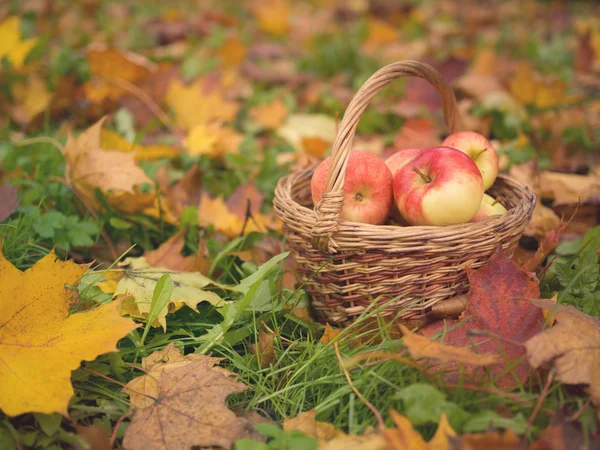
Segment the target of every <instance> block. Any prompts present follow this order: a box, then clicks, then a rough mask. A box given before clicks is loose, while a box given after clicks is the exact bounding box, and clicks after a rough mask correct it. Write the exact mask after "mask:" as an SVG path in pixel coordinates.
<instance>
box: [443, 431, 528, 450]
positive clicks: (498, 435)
mask: <svg viewBox="0 0 600 450" xmlns="http://www.w3.org/2000/svg"><path fill="white" fill-rule="evenodd" d="M450 445H451V447H450V448H452V449H453V450H454V449H456V450H519V449H520V448H521V447H520V445H519V437H518V436H517V435H516V434H515V433H514V432H513V431H512V430H506V431H503V432H492V433H476V434H464V435H462V436H459V437H457V438H452V439H451V444H450Z"/></svg>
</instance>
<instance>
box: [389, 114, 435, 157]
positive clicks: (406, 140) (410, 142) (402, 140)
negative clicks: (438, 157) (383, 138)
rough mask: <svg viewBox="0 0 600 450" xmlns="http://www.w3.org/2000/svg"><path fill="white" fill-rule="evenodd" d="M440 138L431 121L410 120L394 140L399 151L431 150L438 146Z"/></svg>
mask: <svg viewBox="0 0 600 450" xmlns="http://www.w3.org/2000/svg"><path fill="white" fill-rule="evenodd" d="M439 141H440V137H439V134H438V131H437V130H436V127H435V126H434V123H433V122H432V121H431V120H430V119H409V120H407V121H406V122H404V126H403V127H402V129H401V130H400V132H399V133H398V134H397V135H396V138H395V139H394V147H395V148H396V149H397V150H406V149H409V148H429V147H433V146H434V145H436V144H438V143H439Z"/></svg>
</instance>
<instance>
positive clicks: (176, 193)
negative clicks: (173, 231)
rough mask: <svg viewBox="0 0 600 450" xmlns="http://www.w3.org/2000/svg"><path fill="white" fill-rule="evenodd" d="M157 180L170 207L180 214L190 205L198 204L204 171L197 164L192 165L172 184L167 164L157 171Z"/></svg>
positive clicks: (177, 214) (174, 212)
mask: <svg viewBox="0 0 600 450" xmlns="http://www.w3.org/2000/svg"><path fill="white" fill-rule="evenodd" d="M156 182H157V184H158V186H159V188H160V190H161V192H162V193H163V194H164V196H165V202H166V203H167V204H168V209H169V210H171V211H173V214H175V215H176V216H180V215H181V213H182V212H183V211H184V210H185V209H186V208H188V207H190V206H197V205H198V203H199V202H200V197H201V195H202V191H203V186H202V172H201V171H200V169H199V168H198V165H197V164H194V165H192V167H190V169H189V170H188V171H187V172H186V173H185V174H184V175H183V177H182V178H181V180H179V181H178V182H177V183H175V184H173V185H171V184H170V181H169V172H168V168H167V166H162V167H161V168H160V169H159V170H158V171H157V172H156Z"/></svg>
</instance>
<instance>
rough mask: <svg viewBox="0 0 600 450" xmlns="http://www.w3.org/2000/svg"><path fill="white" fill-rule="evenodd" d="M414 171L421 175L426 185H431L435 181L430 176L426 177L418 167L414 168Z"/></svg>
mask: <svg viewBox="0 0 600 450" xmlns="http://www.w3.org/2000/svg"><path fill="white" fill-rule="evenodd" d="M412 169H413V171H415V172H417V173H418V174H419V176H420V177H421V178H423V180H425V182H426V183H431V182H432V181H433V180H432V179H431V177H430V176H429V175H425V174H424V173H423V172H421V171H420V170H419V169H418V168H417V167H413V168H412Z"/></svg>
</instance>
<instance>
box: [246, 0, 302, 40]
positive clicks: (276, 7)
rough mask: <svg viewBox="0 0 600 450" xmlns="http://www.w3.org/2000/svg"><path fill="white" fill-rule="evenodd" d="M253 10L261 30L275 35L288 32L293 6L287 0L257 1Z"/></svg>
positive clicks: (282, 34)
mask: <svg viewBox="0 0 600 450" xmlns="http://www.w3.org/2000/svg"><path fill="white" fill-rule="evenodd" d="M252 12H253V14H254V17H255V18H256V21H257V22H258V26H259V28H260V29H261V30H263V31H266V32H267V33H270V34H272V35H275V36H285V35H286V34H288V32H289V30H290V14H291V12H292V8H291V6H290V4H289V3H288V1H287V0H266V1H262V2H256V3H255V5H254V7H253V8H252Z"/></svg>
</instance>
